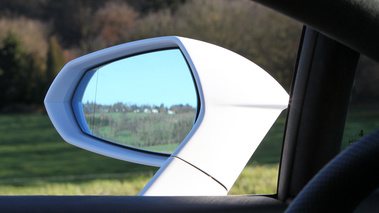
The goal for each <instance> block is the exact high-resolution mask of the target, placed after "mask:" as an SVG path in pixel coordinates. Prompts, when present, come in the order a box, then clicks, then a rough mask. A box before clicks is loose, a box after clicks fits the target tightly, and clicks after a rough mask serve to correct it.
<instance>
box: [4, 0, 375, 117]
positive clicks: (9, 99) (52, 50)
mask: <svg viewBox="0 0 379 213" xmlns="http://www.w3.org/2000/svg"><path fill="white" fill-rule="evenodd" d="M301 29H302V25H301V24H299V23H297V22H295V21H293V20H291V19H289V18H287V17H284V16H282V15H280V14H278V13H275V12H273V11H271V10H268V9H266V8H263V7H262V6H260V5H258V4H256V3H254V2H251V1H249V0H240V1H232V0H139V1H133V0H66V1H60V0H35V1H23V0H13V1H8V0H0V90H1V91H2V92H1V93H0V112H9V111H19V110H25V109H28V108H29V109H30V106H35V107H36V108H42V104H43V97H44V96H45V94H46V91H47V89H48V87H49V85H50V84H51V82H52V81H53V79H54V77H55V76H56V75H57V73H58V72H59V70H60V69H61V68H62V67H63V65H64V64H65V63H67V62H68V61H70V60H72V59H74V58H76V57H79V56H81V55H84V54H87V53H89V52H92V51H96V50H99V49H102V48H106V47H109V46H112V45H116V44H121V43H125V42H130V41H134V40H139V39H144V38H150V37H157V36H166V35H177V36H184V37H190V38H195V39H199V40H203V41H206V42H210V43H213V44H216V45H219V46H222V47H225V48H227V49H230V50H232V51H234V52H236V53H239V54H240V55H242V56H245V57H246V58H248V59H250V60H252V61H253V62H255V63H256V64H258V65H259V66H261V67H262V68H263V69H265V70H266V71H268V72H269V73H270V74H271V75H272V76H273V77H274V78H275V79H277V80H278V81H279V82H280V83H281V84H282V86H283V87H284V88H286V89H287V90H289V87H290V82H291V75H292V71H293V67H294V63H295V58H296V52H297V46H298V44H299V39H300V34H301ZM366 64H367V65H365V66H366V67H370V69H377V65H372V64H369V62H367V63H366ZM231 72H233V71H232V70H231ZM375 76H376V77H375ZM375 76H374V77H375V78H379V75H375ZM378 91H379V88H378V86H377V84H374V83H372V84H370V85H367V84H365V86H361V88H358V89H356V92H357V93H364V94H367V93H368V92H371V93H372V94H375V95H377V96H378V97H379V92H378ZM33 109H34V108H33Z"/></svg>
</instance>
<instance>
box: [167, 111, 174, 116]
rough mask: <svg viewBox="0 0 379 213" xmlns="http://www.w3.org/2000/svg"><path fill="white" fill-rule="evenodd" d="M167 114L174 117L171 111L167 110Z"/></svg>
mask: <svg viewBox="0 0 379 213" xmlns="http://www.w3.org/2000/svg"><path fill="white" fill-rule="evenodd" d="M167 114H169V115H175V112H174V111H172V110H167Z"/></svg>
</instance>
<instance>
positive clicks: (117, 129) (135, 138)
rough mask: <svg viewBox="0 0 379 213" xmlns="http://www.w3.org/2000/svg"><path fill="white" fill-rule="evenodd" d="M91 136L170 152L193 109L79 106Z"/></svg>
mask: <svg viewBox="0 0 379 213" xmlns="http://www.w3.org/2000/svg"><path fill="white" fill-rule="evenodd" d="M83 111H84V116H85V118H86V121H87V125H88V128H89V129H90V131H91V133H92V134H93V135H94V136H96V137H100V138H103V139H106V140H108V141H112V142H116V143H119V144H122V145H126V146H131V147H135V148H140V149H146V150H149V151H156V152H163V153H172V152H173V151H174V150H175V149H176V148H177V147H178V146H179V144H180V143H181V142H182V141H183V139H184V138H185V137H186V136H187V134H188V133H189V132H190V130H191V129H192V126H193V122H194V118H195V115H196V108H193V107H192V106H190V105H188V104H187V105H182V104H178V105H173V106H171V107H166V106H164V105H163V104H161V105H160V106H159V107H158V106H150V105H139V106H138V105H136V104H131V105H127V104H123V103H116V104H113V105H99V104H94V103H88V102H87V103H86V104H83Z"/></svg>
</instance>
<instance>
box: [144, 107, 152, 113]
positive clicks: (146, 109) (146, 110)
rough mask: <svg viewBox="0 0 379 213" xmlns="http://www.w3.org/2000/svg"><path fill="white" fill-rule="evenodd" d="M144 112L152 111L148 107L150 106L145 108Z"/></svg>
mask: <svg viewBox="0 0 379 213" xmlns="http://www.w3.org/2000/svg"><path fill="white" fill-rule="evenodd" d="M143 112H144V113H151V110H150V109H148V108H145V109H144V110H143Z"/></svg>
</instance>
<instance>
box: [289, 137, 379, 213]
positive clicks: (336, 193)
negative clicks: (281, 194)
mask: <svg viewBox="0 0 379 213" xmlns="http://www.w3.org/2000/svg"><path fill="white" fill-rule="evenodd" d="M378 187H379V131H376V132H374V133H372V134H370V135H368V136H367V137H365V138H363V139H361V140H360V141H358V142H356V143H354V144H353V145H352V146H350V147H349V148H348V149H346V150H345V151H344V152H342V153H340V154H339V155H338V156H337V157H335V158H334V159H333V160H332V161H331V162H329V163H328V164H327V165H326V166H325V167H324V168H323V169H322V170H320V172H319V173H318V174H317V175H316V176H315V177H313V179H312V180H311V181H310V182H309V183H308V184H307V185H306V186H305V187H304V188H303V189H302V191H301V192H300V193H299V194H298V195H297V196H296V198H295V199H294V201H293V202H292V203H291V204H290V206H289V207H288V208H287V210H286V212H287V213H290V212H291V213H292V212H352V211H354V209H355V208H356V207H357V206H358V204H359V203H360V202H361V201H362V200H363V199H364V198H366V197H367V196H368V195H370V194H371V193H372V192H373V191H374V190H376V189H377V188H378Z"/></svg>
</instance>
